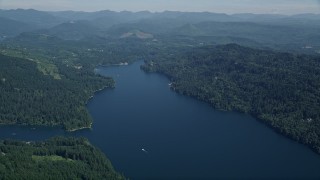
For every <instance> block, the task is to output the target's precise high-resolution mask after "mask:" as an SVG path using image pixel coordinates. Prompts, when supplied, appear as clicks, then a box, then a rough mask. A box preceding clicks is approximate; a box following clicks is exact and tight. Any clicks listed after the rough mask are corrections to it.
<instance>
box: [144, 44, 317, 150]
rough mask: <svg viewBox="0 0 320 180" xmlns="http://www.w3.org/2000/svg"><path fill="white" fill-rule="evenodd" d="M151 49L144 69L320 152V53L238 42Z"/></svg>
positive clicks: (218, 107) (181, 89) (207, 100)
mask: <svg viewBox="0 0 320 180" xmlns="http://www.w3.org/2000/svg"><path fill="white" fill-rule="evenodd" d="M173 51H174V50H172V52H170V53H172V54H167V53H163V52H161V53H155V54H154V56H153V57H150V60H147V61H146V62H147V64H146V65H145V66H143V67H142V68H143V69H144V70H146V71H149V72H159V73H163V74H165V75H167V76H168V77H169V78H170V79H171V80H172V85H171V87H172V89H174V90H175V91H177V92H179V93H182V94H185V95H188V96H193V97H196V98H198V99H200V100H203V101H206V102H208V103H210V104H211V105H212V106H213V107H214V108H217V109H221V110H236V111H241V112H246V113H250V114H252V115H254V116H255V117H257V118H259V119H260V120H262V121H263V122H265V123H266V124H268V125H270V126H272V127H273V128H275V129H276V130H277V131H279V132H281V133H282V134H285V135H287V136H289V137H291V138H293V139H295V140H297V141H299V142H302V143H304V144H307V145H309V146H310V147H312V148H313V149H314V150H315V151H317V152H318V153H320V138H319V137H320V106H319V103H320V91H319V87H320V58H319V57H314V56H306V55H293V54H289V53H276V52H272V51H265V50H255V49H251V48H245V47H242V46H239V45H235V44H230V45H225V46H216V47H214V46H207V47H200V48H189V49H185V50H180V51H175V52H173Z"/></svg>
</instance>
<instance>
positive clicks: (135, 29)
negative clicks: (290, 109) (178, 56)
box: [0, 9, 320, 52]
mask: <svg viewBox="0 0 320 180" xmlns="http://www.w3.org/2000/svg"><path fill="white" fill-rule="evenodd" d="M0 24H1V27H0V40H3V39H6V38H12V37H16V36H17V37H18V38H23V35H22V36H21V35H20V36H18V35H19V34H21V33H23V32H32V34H33V35H35V34H39V35H48V36H54V37H57V38H60V39H62V40H77V41H78V40H82V39H88V38H89V39H90V38H93V37H95V38H97V37H98V38H99V37H100V38H119V39H123V38H124V37H125V38H128V37H130V38H136V39H140V40H141V39H152V38H153V37H154V38H159V37H166V39H167V40H170V39H174V38H181V37H188V38H189V39H190V38H191V39H197V40H199V39H202V40H201V41H203V42H205V43H207V44H221V43H222V44H224V43H238V44H242V45H248V46H255V47H256V46H263V47H276V48H280V49H282V50H287V49H289V50H290V49H295V50H296V49H299V48H300V49H301V48H302V47H304V46H308V47H312V48H313V47H315V48H318V47H319V48H320V38H319V32H320V15H319V14H298V15H292V16H287V15H278V14H249V13H247V14H233V15H228V14H221V13H209V12H199V13H198V12H176V11H164V12H160V13H159V12H156V13H152V12H148V11H141V12H128V11H122V12H114V11H107V10H106V11H97V12H80V11H61V12H44V11H37V10H33V9H28V10H24V9H16V10H0ZM24 35H26V34H24ZM146 37H148V38H146ZM151 37H152V38H151ZM309 49H310V48H309ZM312 52H314V51H312Z"/></svg>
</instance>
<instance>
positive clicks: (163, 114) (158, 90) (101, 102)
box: [0, 62, 320, 179]
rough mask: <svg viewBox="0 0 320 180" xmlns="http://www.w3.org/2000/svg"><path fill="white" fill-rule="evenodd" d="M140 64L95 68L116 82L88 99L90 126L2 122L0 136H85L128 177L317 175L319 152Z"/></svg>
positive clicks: (32, 137)
mask: <svg viewBox="0 0 320 180" xmlns="http://www.w3.org/2000/svg"><path fill="white" fill-rule="evenodd" d="M141 63H142V62H138V63H135V64H133V65H130V66H114V67H108V68H106V67H100V68H98V69H96V72H97V73H99V74H102V75H105V76H112V77H114V78H115V80H116V88H115V89H112V90H110V89H109V90H104V91H101V92H99V93H97V94H96V95H95V96H94V98H93V99H92V100H91V101H90V102H89V104H88V109H89V112H90V113H91V115H92V117H93V119H94V124H93V129H92V130H81V131H78V132H74V133H66V132H64V131H62V130H60V129H57V128H43V127H42V128H41V127H35V128H34V127H19V126H3V127H0V138H16V139H24V140H41V139H47V138H49V137H52V136H54V135H73V136H85V137H87V138H89V139H90V141H91V142H92V143H93V144H94V145H96V146H98V147H99V148H100V149H101V150H102V151H103V152H105V153H106V154H107V156H108V158H109V159H110V160H111V161H112V163H113V165H114V166H115V168H116V170H118V171H120V172H123V173H124V174H125V175H126V176H127V177H129V178H131V179H151V178H160V179H169V178H170V179H177V178H181V179H186V178H190V179H202V178H207V179H212V178H255V179H257V178H315V179H316V178H317V179H319V178H320V155H317V154H315V153H314V152H312V151H311V150H309V149H308V148H307V147H305V146H303V145H301V144H298V143H296V142H294V141H291V140H289V139H287V138H285V137H283V136H281V135H279V134H277V133H275V132H274V131H272V130H271V129H270V128H267V127H266V126H265V125H263V124H261V123H259V122H258V121H256V120H255V119H253V118H252V117H250V116H248V115H245V114H239V113H233V112H220V111H215V110H214V109H212V108H211V107H210V106H208V105H207V104H206V103H202V102H200V101H197V100H195V99H193V98H189V97H185V96H182V95H179V94H176V93H175V92H173V91H171V90H170V89H169V87H168V83H169V81H168V80H167V79H166V78H165V77H163V76H161V75H158V74H147V73H144V72H143V71H141V70H140V68H139V66H140V65H141ZM142 149H144V150H145V151H143V150H142Z"/></svg>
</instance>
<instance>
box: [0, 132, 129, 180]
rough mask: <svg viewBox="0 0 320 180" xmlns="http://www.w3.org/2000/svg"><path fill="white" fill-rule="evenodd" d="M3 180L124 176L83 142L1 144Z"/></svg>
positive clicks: (57, 139) (55, 140)
mask: <svg viewBox="0 0 320 180" xmlns="http://www.w3.org/2000/svg"><path fill="white" fill-rule="evenodd" d="M0 179H39V180H43V179H106V180H120V179H125V178H124V176H122V175H120V174H118V173H116V172H115V170H114V169H113V167H112V165H111V163H110V161H109V160H108V159H107V158H106V156H105V155H104V154H103V153H102V152H101V151H100V150H98V149H97V148H95V147H93V146H92V145H91V144H90V143H89V141H88V140H87V139H84V138H71V137H70V138H64V137H55V138H52V139H49V140H47V141H44V142H24V141H16V140H1V141H0Z"/></svg>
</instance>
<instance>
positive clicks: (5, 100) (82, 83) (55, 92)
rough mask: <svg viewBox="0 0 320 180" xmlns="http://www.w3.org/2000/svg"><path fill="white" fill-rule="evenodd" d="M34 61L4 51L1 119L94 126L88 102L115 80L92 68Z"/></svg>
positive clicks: (0, 63) (0, 62)
mask: <svg viewBox="0 0 320 180" xmlns="http://www.w3.org/2000/svg"><path fill="white" fill-rule="evenodd" d="M34 61H35V60H33V59H21V58H14V57H9V56H4V55H0V100H1V101H0V102H1V103H0V123H1V124H28V125H50V126H55V125H61V126H63V127H64V128H65V129H66V130H75V129H79V128H83V127H91V123H92V119H91V117H90V115H89V114H88V112H87V109H86V107H85V105H86V102H87V101H88V99H89V97H90V96H92V95H93V93H94V91H96V90H98V89H101V88H103V87H113V85H114V82H113V80H112V79H111V78H105V77H102V76H98V75H95V74H94V72H93V70H92V69H86V68H80V67H73V66H66V65H62V64H58V63H57V64H49V63H43V61H40V62H37V61H36V62H34ZM39 64H40V67H39ZM54 68H56V69H55V71H53V70H52V69H54ZM50 70H51V71H53V72H52V74H50V73H46V72H47V71H49V72H50Z"/></svg>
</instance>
